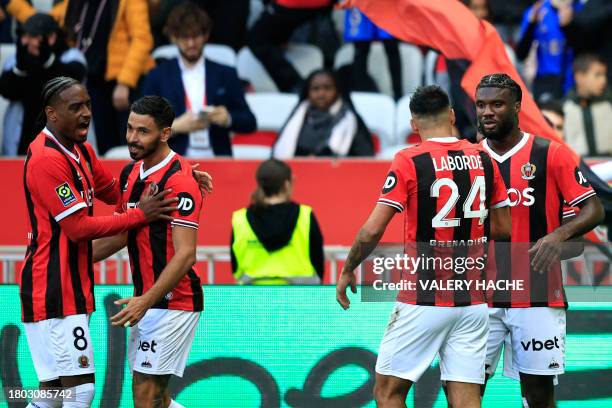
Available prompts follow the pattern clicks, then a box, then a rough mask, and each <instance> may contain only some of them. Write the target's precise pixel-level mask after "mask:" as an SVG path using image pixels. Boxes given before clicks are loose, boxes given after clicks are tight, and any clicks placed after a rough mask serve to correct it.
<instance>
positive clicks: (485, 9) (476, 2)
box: [461, 0, 491, 20]
mask: <svg viewBox="0 0 612 408" xmlns="http://www.w3.org/2000/svg"><path fill="white" fill-rule="evenodd" d="M461 1H462V2H463V4H465V5H466V6H468V8H469V9H470V11H471V12H472V13H473V14H474V15H475V16H476V18H478V19H479V20H489V19H491V6H490V4H489V0H461Z"/></svg>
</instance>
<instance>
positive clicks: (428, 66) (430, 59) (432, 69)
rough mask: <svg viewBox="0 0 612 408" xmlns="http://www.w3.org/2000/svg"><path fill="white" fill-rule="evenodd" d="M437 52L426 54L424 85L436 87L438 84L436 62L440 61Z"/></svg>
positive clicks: (430, 51)
mask: <svg viewBox="0 0 612 408" xmlns="http://www.w3.org/2000/svg"><path fill="white" fill-rule="evenodd" d="M438 55H440V54H438V53H437V52H435V51H433V50H429V51H427V54H425V61H424V63H423V74H424V75H423V76H424V79H425V83H424V85H435V84H436V61H437V59H438Z"/></svg>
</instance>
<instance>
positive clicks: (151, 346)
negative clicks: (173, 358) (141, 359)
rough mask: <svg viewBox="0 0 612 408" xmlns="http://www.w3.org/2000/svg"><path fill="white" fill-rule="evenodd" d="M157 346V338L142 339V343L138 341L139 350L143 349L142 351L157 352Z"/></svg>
mask: <svg viewBox="0 0 612 408" xmlns="http://www.w3.org/2000/svg"><path fill="white" fill-rule="evenodd" d="M155 346H157V343H156V342H155V340H151V341H150V342H148V341H142V340H140V343H138V350H142V351H149V350H151V353H155Z"/></svg>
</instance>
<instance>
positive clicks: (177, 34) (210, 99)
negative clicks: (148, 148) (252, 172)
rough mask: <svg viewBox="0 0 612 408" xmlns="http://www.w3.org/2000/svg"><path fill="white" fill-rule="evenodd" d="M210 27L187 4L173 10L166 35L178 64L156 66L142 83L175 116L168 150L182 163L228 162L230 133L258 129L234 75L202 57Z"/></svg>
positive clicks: (201, 14) (197, 9) (196, 9)
mask: <svg viewBox="0 0 612 408" xmlns="http://www.w3.org/2000/svg"><path fill="white" fill-rule="evenodd" d="M211 27H212V23H211V20H210V18H209V17H208V15H207V14H206V12H205V11H204V10H202V9H201V8H200V7H198V6H197V5H196V4H194V3H192V2H189V1H188V2H185V3H182V4H181V5H179V6H177V7H175V8H174V9H173V10H172V12H171V13H170V15H169V16H168V21H167V23H166V29H165V31H166V34H167V35H168V36H169V37H170V39H171V40H172V42H173V43H174V44H176V45H177V47H178V49H179V56H178V58H173V59H171V60H169V61H166V62H164V63H162V64H160V65H158V66H157V67H156V68H155V69H153V70H152V71H151V72H150V73H149V74H148V76H147V77H146V79H145V83H144V87H143V94H144V95H158V96H163V97H165V98H167V99H168V100H169V101H170V103H171V104H172V107H173V108H174V110H175V111H176V113H177V118H176V119H175V120H174V123H173V124H172V133H173V135H174V136H173V137H172V138H171V139H170V141H169V144H170V146H171V147H172V149H173V150H174V151H175V152H177V153H178V154H181V155H183V156H186V157H191V158H209V157H215V156H231V155H232V148H231V144H230V137H229V133H230V131H234V132H241V133H249V132H253V131H254V130H255V129H256V127H257V123H256V121H255V116H253V113H251V111H250V109H249V106H248V105H247V103H246V100H245V98H244V91H243V89H242V85H241V83H240V80H239V79H238V75H237V74H236V70H235V69H234V68H232V67H229V66H225V65H221V64H218V63H216V62H213V61H210V60H208V59H206V58H205V57H204V46H205V44H206V42H207V41H208V38H209V35H210V30H211Z"/></svg>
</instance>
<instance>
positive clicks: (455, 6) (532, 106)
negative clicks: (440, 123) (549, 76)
mask: <svg viewBox="0 0 612 408" xmlns="http://www.w3.org/2000/svg"><path fill="white" fill-rule="evenodd" d="M509 1H510V0H509ZM342 7H357V8H358V9H359V10H361V11H362V12H363V13H364V14H365V15H366V16H368V18H369V19H371V20H372V21H373V22H374V23H375V24H376V25H377V26H379V27H381V28H382V29H384V30H386V31H388V32H389V33H391V34H392V35H393V36H395V37H397V38H399V39H402V40H404V41H407V42H409V43H412V44H416V45H423V46H427V47H431V48H434V49H436V50H438V51H440V52H441V53H442V55H444V56H445V57H446V58H449V59H465V60H468V61H471V64H470V66H469V67H468V69H467V71H466V72H465V74H464V76H463V79H462V80H461V86H462V88H463V89H464V90H465V92H466V93H467V94H468V95H469V96H470V97H471V98H472V99H474V95H475V94H476V85H477V84H478V82H479V81H480V79H481V78H482V77H483V76H485V75H487V74H492V73H496V72H503V73H506V74H508V75H510V76H511V77H512V78H513V79H514V80H515V81H516V82H517V83H518V84H519V85H520V86H521V88H522V90H523V102H522V109H521V113H520V115H519V121H520V124H521V129H522V130H524V131H526V132H529V133H533V134H536V135H538V136H543V137H547V138H549V139H553V140H559V138H558V137H557V136H556V135H555V132H554V130H553V129H552V128H551V127H550V126H549V125H548V123H546V120H545V119H544V116H542V113H541V112H540V110H539V109H538V107H537V106H536V103H535V101H534V100H533V98H532V97H531V95H530V94H529V91H528V90H527V87H526V86H525V84H524V83H523V80H522V79H521V77H520V76H519V74H518V72H517V71H516V68H514V66H513V65H512V63H511V62H510V59H509V58H508V55H507V54H506V50H505V46H504V43H503V42H502V40H501V38H500V37H499V34H498V33H497V31H496V30H495V28H494V27H493V26H492V25H491V24H489V23H488V22H486V21H482V20H478V19H477V18H476V17H475V16H474V15H473V14H472V12H471V11H470V10H469V9H468V8H467V7H466V6H465V5H463V3H461V2H460V1H458V0H348V1H345V2H343V3H342Z"/></svg>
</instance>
